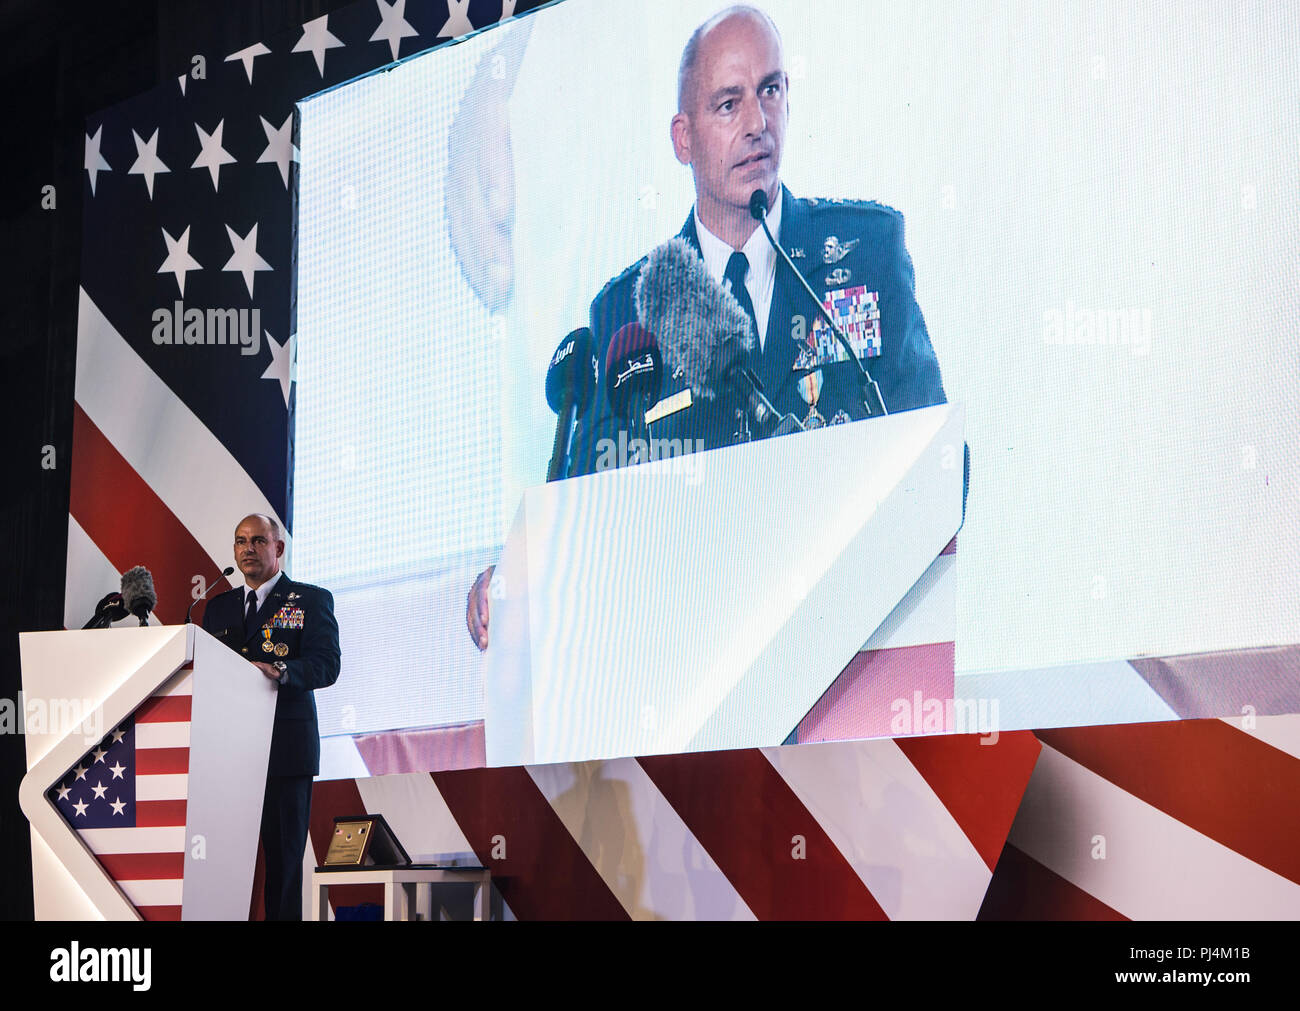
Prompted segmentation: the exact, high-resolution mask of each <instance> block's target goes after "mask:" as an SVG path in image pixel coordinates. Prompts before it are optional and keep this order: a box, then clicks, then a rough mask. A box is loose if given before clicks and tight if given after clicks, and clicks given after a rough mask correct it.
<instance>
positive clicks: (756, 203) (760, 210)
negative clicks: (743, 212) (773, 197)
mask: <svg viewBox="0 0 1300 1011" xmlns="http://www.w3.org/2000/svg"><path fill="white" fill-rule="evenodd" d="M749 215H750V217H752V218H753V219H754V220H755V221H762V220H763V219H764V218H765V217H767V194H766V193H764V192H763V191H762V190H755V191H754V192H753V193H751V194H750V195H749Z"/></svg>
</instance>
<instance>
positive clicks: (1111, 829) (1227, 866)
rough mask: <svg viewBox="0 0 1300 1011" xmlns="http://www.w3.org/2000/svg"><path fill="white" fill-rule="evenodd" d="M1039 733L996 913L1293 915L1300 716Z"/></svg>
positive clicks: (1297, 877) (1299, 866) (1298, 870)
mask: <svg viewBox="0 0 1300 1011" xmlns="http://www.w3.org/2000/svg"><path fill="white" fill-rule="evenodd" d="M1254 722H1255V725H1254V726H1253V727H1251V728H1249V729H1247V727H1246V725H1245V723H1244V721H1243V720H1242V719H1231V720H1182V721H1171V722H1167V723H1147V724H1134V725H1127V726H1109V727H1071V728H1065V729H1059V730H1044V731H1038V732H1037V736H1038V737H1039V738H1040V740H1041V741H1042V742H1043V753H1042V756H1041V757H1040V759H1039V762H1038V766H1037V768H1036V769H1035V771H1034V775H1033V778H1032V780H1031V781H1030V784H1029V787H1028V789H1027V790H1026V791H1025V796H1024V801H1023V803H1022V805H1021V810H1020V814H1019V815H1018V816H1017V818H1016V823H1015V826H1014V828H1013V829H1012V831H1011V834H1010V836H1009V838H1008V853H1007V854H1006V855H1005V856H1004V863H1005V867H1004V866H1003V865H1002V864H1000V865H999V868H998V880H996V881H995V885H994V888H993V889H991V892H993V893H996V910H995V911H994V915H997V916H999V917H1004V918H1005V917H1013V916H1033V917H1039V916H1043V915H1050V910H1051V907H1052V905H1053V904H1055V906H1057V907H1058V908H1070V909H1074V910H1075V911H1076V912H1075V915H1087V916H1090V917H1091V916H1095V917H1110V916H1115V917H1123V918H1128V919H1135V920H1195V919H1251V920H1258V919H1295V918H1296V917H1297V916H1300V804H1297V802H1296V798H1297V797H1300V716H1265V717H1258V718H1257V719H1256V720H1255V721H1254Z"/></svg>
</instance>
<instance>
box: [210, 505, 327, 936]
mask: <svg viewBox="0 0 1300 1011" xmlns="http://www.w3.org/2000/svg"><path fill="white" fill-rule="evenodd" d="M283 555H284V538H283V537H282V536H281V534H280V525H279V524H278V523H277V522H276V521H275V520H274V519H272V518H271V517H269V516H263V515H261V514H254V515H251V516H245V517H244V518H243V519H242V520H241V521H240V522H239V526H238V527H236V528H235V565H236V566H238V568H239V571H240V572H242V573H243V575H244V586H243V587H242V588H236V589H234V590H229V591H227V592H226V593H223V594H221V595H220V596H218V597H214V598H213V599H212V601H211V602H210V603H209V604H208V607H207V610H206V611H205V612H204V615H203V628H204V629H205V630H206V631H207V632H210V633H211V634H212V635H214V636H216V638H218V639H220V640H221V641H222V642H223V643H225V644H226V645H227V646H229V647H230V648H231V649H233V650H234V651H235V652H236V653H239V654H240V655H241V656H243V657H244V658H245V659H247V660H248V661H249V662H250V663H252V664H253V666H255V667H256V668H257V669H258V670H259V671H261V672H262V674H263V675H264V676H266V677H267V678H268V679H270V680H271V681H273V682H275V684H276V685H277V690H278V694H279V697H278V698H277V699H276V703H275V728H274V730H273V731H272V735H271V755H270V761H269V763H268V765H267V770H266V792H265V794H264V796H263V798H262V849H263V852H264V854H265V859H266V888H265V902H266V918H267V919H268V920H301V919H302V858H303V851H304V850H305V848H306V846H307V824H308V816H309V814H310V811H311V784H312V777H313V776H315V775H317V774H318V773H319V772H320V731H319V729H318V727H317V724H316V700H315V698H314V697H313V696H312V692H313V691H314V690H316V689H317V688H328V687H329V686H330V685H332V684H333V683H334V682H335V681H336V680H338V676H339V658H340V653H339V626H338V623H337V622H336V621H335V620H334V598H333V596H332V595H331V594H330V592H329V591H328V590H323V589H321V588H320V587H319V586H311V585H309V584H307V583H296V582H294V581H293V580H292V579H290V578H289V577H288V576H287V575H285V573H284V572H283V571H282V570H281V568H280V562H281V559H282V557H283Z"/></svg>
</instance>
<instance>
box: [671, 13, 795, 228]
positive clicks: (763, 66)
mask: <svg viewBox="0 0 1300 1011" xmlns="http://www.w3.org/2000/svg"><path fill="white" fill-rule="evenodd" d="M789 85H790V79H789V76H788V75H787V74H786V72H785V57H784V55H783V54H782V52H781V36H780V35H779V34H778V33H777V30H776V27H775V26H774V25H773V24H772V19H771V18H769V17H768V16H767V15H766V14H764V13H763V12H762V11H760V10H758V9H757V8H755V7H748V6H744V7H728V8H727V9H726V10H723V11H719V12H718V13H717V14H715V15H714V16H713V17H711V18H709V20H708V21H706V22H704V24H702V25H700V27H699V28H697V29H696V30H695V31H694V32H693V33H692V35H691V38H690V41H689V42H687V44H686V48H685V50H683V52H682V65H681V71H680V75H679V80H678V88H679V95H678V100H679V104H680V108H679V110H678V112H677V115H675V116H674V117H673V120H672V125H671V131H670V132H671V134H672V141H673V152H674V154H676V156H677V160H678V161H679V162H681V163H682V164H683V165H689V166H690V167H691V173H692V174H693V175H694V176H695V209H696V211H697V213H698V214H699V218H700V221H701V222H702V223H703V224H704V227H705V228H707V229H708V230H709V231H710V232H712V233H713V234H714V235H716V236H718V237H719V238H721V239H722V240H723V241H724V242H726V243H728V244H729V245H731V246H732V248H734V249H740V248H741V246H743V245H744V243H745V241H746V240H747V239H748V238H749V236H750V235H751V234H752V233H753V231H754V228H755V224H754V219H753V218H752V217H751V216H750V213H749V200H750V197H751V195H752V194H753V193H754V191H755V190H760V189H761V190H762V191H763V192H764V193H765V194H767V202H768V206H769V207H770V206H772V204H773V203H774V202H775V201H776V198H777V194H778V193H779V192H780V188H781V178H780V176H781V153H782V146H783V144H784V141H785V128H786V121H787V119H788V118H789V114H790V102H789V98H788V95H787V91H788V89H789Z"/></svg>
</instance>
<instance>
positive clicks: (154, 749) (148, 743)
mask: <svg viewBox="0 0 1300 1011" xmlns="http://www.w3.org/2000/svg"><path fill="white" fill-rule="evenodd" d="M192 697H193V668H192V667H190V666H187V667H185V668H183V669H182V670H181V672H180V673H178V674H177V675H176V676H175V677H173V678H172V679H171V680H170V681H169V682H168V683H167V684H166V685H164V686H163V687H162V688H161V689H159V690H158V691H157V692H155V693H154V694H153V695H152V696H151V697H150V698H149V700H148V701H147V702H145V703H144V704H143V705H141V706H140V708H139V709H137V710H136V712H135V716H134V719H135V763H136V781H135V798H136V800H135V811H136V823H135V825H134V826H133V827H129V828H99V829H80V830H78V834H79V835H80V836H81V838H82V840H83V841H84V842H85V843H86V845H87V847H89V849H90V851H91V852H92V853H94V854H95V857H96V858H97V859H98V860H99V862H100V864H102V865H103V867H104V870H105V871H106V872H107V873H108V875H109V877H111V878H112V879H113V881H114V882H116V884H117V886H118V887H119V888H121V889H122V892H123V894H125V895H126V897H127V899H128V900H130V902H131V904H132V905H133V906H135V907H136V909H137V910H138V911H139V913H140V915H141V916H142V917H144V918H145V919H146V920H179V919H180V918H181V889H182V878H183V875H184V870H185V849H186V843H185V810H186V797H187V794H188V789H189V767H190V718H191V716H190V712H191V710H190V706H191V701H192Z"/></svg>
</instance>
